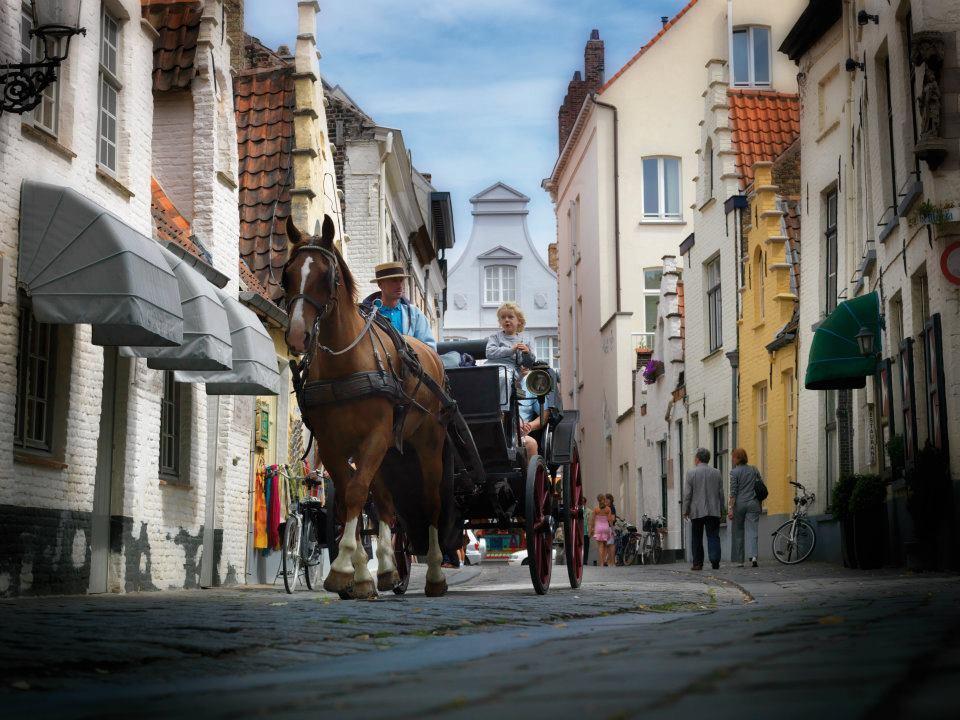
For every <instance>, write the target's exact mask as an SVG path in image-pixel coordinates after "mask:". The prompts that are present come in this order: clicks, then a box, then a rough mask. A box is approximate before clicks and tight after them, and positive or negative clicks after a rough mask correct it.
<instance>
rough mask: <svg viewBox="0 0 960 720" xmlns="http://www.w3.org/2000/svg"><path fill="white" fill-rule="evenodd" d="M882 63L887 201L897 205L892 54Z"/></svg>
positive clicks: (879, 61) (880, 78) (885, 57)
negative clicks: (891, 81) (891, 80)
mask: <svg viewBox="0 0 960 720" xmlns="http://www.w3.org/2000/svg"><path fill="white" fill-rule="evenodd" d="M877 62H878V64H879V65H880V68H879V70H880V72H879V73H877V74H878V75H879V76H880V77H879V82H880V83H882V84H883V87H882V88H881V91H880V99H879V101H880V102H882V103H883V104H884V106H883V107H882V108H881V112H883V115H884V120H885V121H886V122H884V123H883V126H884V129H885V130H886V134H887V137H886V140H887V152H888V153H889V154H888V157H887V158H886V162H885V163H884V168H883V169H884V170H886V175H887V177H886V180H887V181H888V182H889V185H888V186H887V188H888V191H889V192H890V195H889V197H888V198H887V201H888V203H889V205H892V206H894V207H896V205H897V199H898V198H897V158H896V152H895V151H894V148H895V146H896V143H895V142H894V134H893V127H894V118H893V88H892V87H891V85H890V56H889V55H887V56H884V58H883V59H882V60H878V61H877Z"/></svg>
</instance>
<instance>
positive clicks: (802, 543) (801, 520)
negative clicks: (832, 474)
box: [772, 482, 817, 565]
mask: <svg viewBox="0 0 960 720" xmlns="http://www.w3.org/2000/svg"><path fill="white" fill-rule="evenodd" d="M790 484H791V485H793V486H794V487H796V488H797V490H796V493H795V494H794V497H793V505H794V509H793V515H792V516H791V517H790V519H789V520H787V521H786V522H785V523H783V524H782V525H781V526H780V527H778V528H777V529H776V530H774V531H773V533H772V535H773V556H774V557H775V558H776V559H777V560H779V561H780V562H782V563H783V564H784V565H796V564H797V563H800V562H803V561H804V560H806V559H807V558H808V557H810V554H811V553H812V552H813V549H814V548H815V547H816V546H817V533H816V531H815V530H814V529H813V526H812V525H811V524H810V523H808V522H807V520H806V515H807V512H808V511H809V509H810V505H812V504H813V501H814V500H816V495H814V494H813V493H812V492H807V489H806V488H805V487H803V485H801V484H800V483H797V482H791V483H790Z"/></svg>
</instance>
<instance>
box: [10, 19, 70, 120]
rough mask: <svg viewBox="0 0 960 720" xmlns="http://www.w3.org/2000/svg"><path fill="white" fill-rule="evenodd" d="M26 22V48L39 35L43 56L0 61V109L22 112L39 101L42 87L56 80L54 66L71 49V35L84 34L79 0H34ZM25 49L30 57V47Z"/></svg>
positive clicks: (41, 95)
mask: <svg viewBox="0 0 960 720" xmlns="http://www.w3.org/2000/svg"><path fill="white" fill-rule="evenodd" d="M29 22H30V24H31V28H30V30H29V31H28V32H26V33H23V34H22V40H23V39H25V40H26V42H24V43H23V44H24V45H26V46H27V47H28V48H29V46H30V45H32V38H34V37H37V38H40V41H41V43H42V44H43V60H38V61H37V62H23V63H11V64H7V65H0V113H2V112H4V111H9V112H15V113H18V114H19V113H25V112H28V111H30V110H33V108H35V107H36V106H37V105H39V104H40V101H41V100H42V99H43V91H44V90H45V89H46V88H47V87H48V86H49V85H50V84H51V83H54V82H56V81H57V69H58V68H59V67H60V63H62V62H63V61H64V60H66V59H67V54H68V53H69V51H70V38H72V37H73V36H74V35H86V34H87V29H86V28H82V27H80V0H33V1H32V2H31V3H30V21H29ZM23 36H25V37H23ZM24 53H25V54H26V55H27V59H30V54H31V53H30V51H29V50H28V49H25V50H24Z"/></svg>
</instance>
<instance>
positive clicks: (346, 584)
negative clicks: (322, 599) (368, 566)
mask: <svg viewBox="0 0 960 720" xmlns="http://www.w3.org/2000/svg"><path fill="white" fill-rule="evenodd" d="M352 587H353V573H344V572H337V571H336V570H331V571H330V572H329V573H327V577H326V578H325V579H324V581H323V589H324V590H326V591H328V592H332V593H342V592H347V593H349V592H350V588H352Z"/></svg>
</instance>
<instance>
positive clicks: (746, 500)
mask: <svg viewBox="0 0 960 720" xmlns="http://www.w3.org/2000/svg"><path fill="white" fill-rule="evenodd" d="M730 458H731V459H732V460H733V469H732V470H731V471H730V503H729V506H728V510H727V518H728V519H730V520H733V532H732V539H731V542H730V560H731V562H735V563H737V566H738V567H743V565H744V556H745V554H746V555H748V556H749V557H750V564H751V565H753V567H757V553H758V549H759V547H760V538H759V529H760V528H759V526H760V500H758V499H757V481H758V480H761V479H762V478H761V477H760V471H759V470H757V469H756V468H755V467H754V466H753V465H747V451H746V450H744V449H743V448H734V450H733V452H732V453H731V454H730ZM744 539H746V546H747V547H746V553H744Z"/></svg>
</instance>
